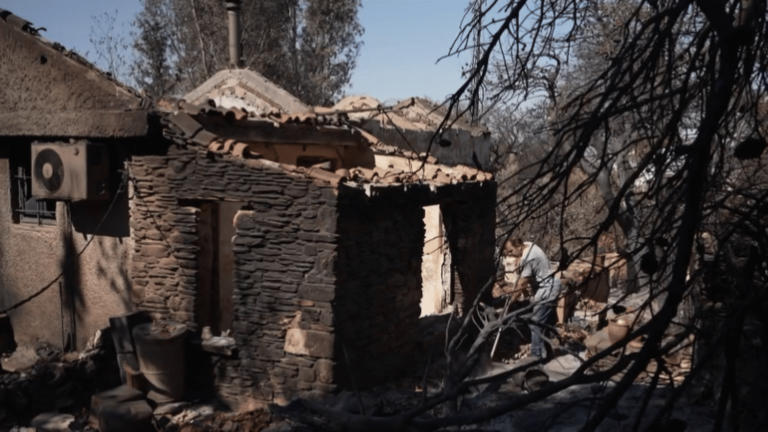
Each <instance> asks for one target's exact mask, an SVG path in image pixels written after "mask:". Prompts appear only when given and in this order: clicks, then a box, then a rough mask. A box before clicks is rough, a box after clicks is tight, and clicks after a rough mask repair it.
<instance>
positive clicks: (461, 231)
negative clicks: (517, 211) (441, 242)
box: [440, 182, 496, 314]
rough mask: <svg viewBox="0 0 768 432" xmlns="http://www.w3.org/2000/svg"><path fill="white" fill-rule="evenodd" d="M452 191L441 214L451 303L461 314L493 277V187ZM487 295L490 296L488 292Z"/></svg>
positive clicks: (460, 186) (470, 186) (471, 186)
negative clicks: (447, 247)
mask: <svg viewBox="0 0 768 432" xmlns="http://www.w3.org/2000/svg"><path fill="white" fill-rule="evenodd" d="M451 187H452V188H453V192H452V193H451V196H452V198H451V199H444V200H443V202H441V204H440V210H441V211H442V212H443V222H444V223H445V229H446V233H447V236H448V243H449V245H450V250H451V260H452V263H451V265H452V267H453V270H452V272H453V276H452V279H453V292H454V296H455V297H454V299H455V303H456V305H457V307H458V312H459V313H462V314H463V313H464V312H465V311H468V310H469V309H470V308H471V306H472V304H473V302H474V301H475V298H476V297H477V296H478V295H479V294H480V291H481V290H482V289H483V287H484V286H485V285H486V284H488V282H489V280H490V279H491V278H492V277H494V272H495V269H494V260H493V258H494V248H495V244H496V242H495V240H496V237H495V230H496V184H495V183H493V182H487V183H482V184H477V183H474V184H465V185H463V184H458V185H453V186H451ZM491 288H492V287H491ZM486 293H487V295H490V293H491V290H490V289H488V290H487V292H486Z"/></svg>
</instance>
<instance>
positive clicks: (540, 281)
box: [502, 237, 561, 358]
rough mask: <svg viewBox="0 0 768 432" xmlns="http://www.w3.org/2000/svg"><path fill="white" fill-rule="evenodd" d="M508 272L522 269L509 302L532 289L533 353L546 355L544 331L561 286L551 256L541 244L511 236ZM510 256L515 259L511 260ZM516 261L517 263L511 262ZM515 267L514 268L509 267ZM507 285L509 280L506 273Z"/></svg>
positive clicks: (506, 246) (507, 251)
mask: <svg viewBox="0 0 768 432" xmlns="http://www.w3.org/2000/svg"><path fill="white" fill-rule="evenodd" d="M502 255H503V256H504V257H505V260H504V267H505V269H504V270H505V273H507V274H510V273H512V272H519V276H518V280H517V282H516V284H517V286H516V287H515V289H514V291H513V292H512V298H511V299H510V302H514V301H516V300H517V299H518V298H519V297H520V296H521V295H522V294H523V293H524V292H525V290H526V289H528V288H530V289H531V290H532V291H533V300H532V303H533V304H534V306H533V316H532V317H531V323H532V324H533V326H532V327H531V355H535V356H538V357H540V358H544V357H546V348H545V347H544V339H543V338H542V336H541V334H542V332H543V331H544V329H545V328H546V325H547V323H548V322H549V320H550V319H551V318H552V316H553V314H554V311H555V303H556V302H557V298H558V296H559V295H560V291H561V285H560V281H559V280H558V278H556V277H555V274H554V272H552V269H551V266H550V264H549V258H547V255H546V254H545V253H544V251H543V250H541V248H540V247H538V246H536V245H535V244H533V243H530V242H523V240H522V239H520V238H517V237H515V238H510V239H508V240H507V241H506V242H505V243H504V248H503V250H502ZM508 258H515V259H514V260H509V259H508ZM514 262H517V263H518V264H517V266H514V267H512V266H511V265H510V264H512V263H514ZM510 267H512V268H510ZM505 281H506V284H509V283H510V280H509V279H508V278H507V277H506V276H505Z"/></svg>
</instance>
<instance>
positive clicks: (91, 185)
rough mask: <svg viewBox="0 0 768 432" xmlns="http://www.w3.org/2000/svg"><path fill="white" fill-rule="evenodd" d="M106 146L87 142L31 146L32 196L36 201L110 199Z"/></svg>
mask: <svg viewBox="0 0 768 432" xmlns="http://www.w3.org/2000/svg"><path fill="white" fill-rule="evenodd" d="M108 156H109V155H108V152H107V148H106V146H104V145H103V144H95V143H90V142H87V141H78V142H75V143H32V195H33V196H34V197H35V198H38V199H52V200H68V201H81V200H99V199H107V198H109V185H108V182H107V181H108V179H109V157H108Z"/></svg>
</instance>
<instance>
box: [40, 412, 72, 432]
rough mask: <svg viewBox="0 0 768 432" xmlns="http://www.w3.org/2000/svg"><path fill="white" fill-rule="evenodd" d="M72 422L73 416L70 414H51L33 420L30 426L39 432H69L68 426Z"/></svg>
mask: <svg viewBox="0 0 768 432" xmlns="http://www.w3.org/2000/svg"><path fill="white" fill-rule="evenodd" d="M73 421H75V416H73V415H72V414H61V413H57V412H51V413H43V414H40V415H38V416H37V417H35V418H33V419H32V423H30V426H32V427H33V428H36V429H37V430H38V431H39V432H71V429H70V428H69V425H70V423H72V422H73Z"/></svg>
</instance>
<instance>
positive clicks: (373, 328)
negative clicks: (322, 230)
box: [336, 187, 426, 386]
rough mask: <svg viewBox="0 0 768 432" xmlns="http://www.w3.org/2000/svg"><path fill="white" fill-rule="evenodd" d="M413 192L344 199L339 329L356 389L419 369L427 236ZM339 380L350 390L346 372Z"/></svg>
mask: <svg viewBox="0 0 768 432" xmlns="http://www.w3.org/2000/svg"><path fill="white" fill-rule="evenodd" d="M416 189H417V188H413V189H411V191H410V192H405V193H403V191H392V192H389V193H387V192H384V193H381V194H377V195H376V196H373V197H370V198H369V197H366V196H365V195H364V194H363V193H360V192H359V191H356V190H350V189H346V190H342V191H341V193H340V194H339V201H340V202H339V223H338V225H339V234H340V243H339V263H338V272H337V277H338V292H337V294H336V300H337V307H336V317H337V328H338V337H339V338H340V339H341V340H340V343H341V344H343V345H344V347H345V348H346V349H347V352H348V355H349V359H350V366H351V370H352V373H353V374H354V379H355V382H356V384H357V385H359V386H368V385H374V384H378V383H381V382H386V381H387V380H391V379H392V377H395V376H398V375H401V374H402V373H403V371H404V368H407V367H408V366H409V365H412V364H413V363H414V362H413V359H414V357H413V356H414V348H415V345H414V338H413V335H414V334H415V329H417V328H418V319H419V314H420V306H419V303H420V300H421V258H422V254H423V250H424V232H425V229H424V209H423V202H422V200H421V199H420V198H421V194H420V193H417V191H416ZM425 189H426V187H425ZM337 375H338V376H339V380H338V381H339V382H341V383H343V384H345V386H349V384H351V383H350V382H349V376H348V375H349V373H348V371H346V370H344V371H341V370H340V371H339V373H338V374H337Z"/></svg>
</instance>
